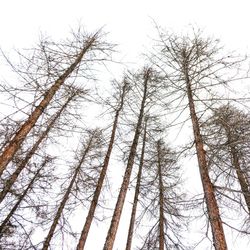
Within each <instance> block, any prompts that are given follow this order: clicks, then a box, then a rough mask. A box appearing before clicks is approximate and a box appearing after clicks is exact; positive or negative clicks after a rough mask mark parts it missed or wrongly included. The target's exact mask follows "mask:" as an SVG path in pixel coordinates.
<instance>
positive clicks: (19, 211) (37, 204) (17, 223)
mask: <svg viewBox="0 0 250 250" xmlns="http://www.w3.org/2000/svg"><path fill="white" fill-rule="evenodd" d="M52 160H53V159H52V158H51V157H49V156H45V157H44V159H43V161H42V162H41V164H39V163H38V164H37V163H32V164H30V166H28V167H27V169H26V178H25V181H24V182H25V184H24V185H23V186H22V185H18V186H19V190H13V192H12V194H13V195H15V199H14V201H12V200H11V199H9V201H8V202H5V209H2V208H1V225H0V241H1V246H2V247H3V248H4V249H28V248H29V247H31V246H33V244H32V239H31V237H32V234H33V231H34V230H33V227H34V226H37V225H39V226H40V225H41V224H42V223H44V222H45V221H46V220H47V213H46V209H47V206H48V204H47V203H46V202H45V201H44V200H42V199H41V197H40V194H43V195H45V194H46V195H48V190H49V189H50V188H51V186H50V184H49V183H50V182H51V181H52V180H53V181H55V179H56V178H55V176H54V173H53V171H54V168H53V167H52ZM37 190H39V192H37ZM38 200H39V201H38ZM5 210H6V211H5ZM6 212H7V213H6ZM27 215H28V216H27ZM33 215H35V216H34V218H32V216H33ZM41 221H42V223H41ZM27 232H29V233H27ZM16 239H18V240H16ZM25 247H26V248H25Z"/></svg>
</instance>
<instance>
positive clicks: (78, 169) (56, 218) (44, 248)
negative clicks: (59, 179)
mask: <svg viewBox="0 0 250 250" xmlns="http://www.w3.org/2000/svg"><path fill="white" fill-rule="evenodd" d="M92 140H93V136H92V137H91V138H90V140H89V142H88V145H87V147H86V149H85V150H84V152H83V154H82V157H81V159H80V161H79V163H78V166H77V168H76V169H75V171H74V175H73V177H72V179H71V181H70V183H69V186H68V188H67V191H66V193H65V194H64V196H63V199H62V201H61V203H60V206H59V208H58V210H57V212H56V215H55V218H54V220H53V223H52V225H51V227H50V230H49V232H48V234H47V237H46V239H45V241H44V243H43V248H42V250H47V249H48V248H49V245H50V241H51V239H52V237H53V235H54V232H55V229H56V226H57V224H58V222H59V219H60V218H61V215H62V212H63V209H64V207H65V205H66V202H67V200H68V199H69V195H70V193H71V190H72V187H73V185H74V183H75V181H76V178H77V175H78V173H79V171H80V169H81V165H82V164H83V162H84V160H85V157H86V155H87V153H88V152H89V150H90V147H91V144H92Z"/></svg>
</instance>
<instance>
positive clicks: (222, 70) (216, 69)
mask: <svg viewBox="0 0 250 250" xmlns="http://www.w3.org/2000/svg"><path fill="white" fill-rule="evenodd" d="M159 33H160V35H159V36H160V40H159V41H158V44H157V47H155V48H156V51H155V52H153V55H152V56H151V58H150V60H151V61H152V62H153V63H154V64H155V65H157V67H158V68H160V69H161V70H162V73H163V74H164V75H165V79H166V86H167V88H168V92H167V93H166V99H168V103H169V104H171V105H172V106H174V105H178V104H179V105H182V106H181V109H182V111H181V113H179V114H177V115H178V117H179V116H180V114H184V113H185V110H186V107H188V109H189V119H190V120H191V122H192V127H193V135H194V143H195V147H196V153H197V158H198V165H199V171H200V177H201V182H202V186H203V191H204V196H205V201H206V206H207V213H208V217H209V222H210V225H211V229H212V235H213V241H214V247H215V249H217V250H218V249H220V250H225V249H227V244H226V239H225V234H224V230H223V226H222V220H221V216H220V212H219V207H218V204H217V201H216V197H215V190H214V187H213V184H212V182H211V178H210V176H209V170H208V162H207V156H206V151H205V149H204V142H203V137H202V134H201V131H200V116H203V115H204V114H205V113H207V112H208V111H211V109H210V108H211V107H212V105H213V104H214V103H216V102H218V100H223V99H225V97H223V96H219V95H218V93H216V90H215V89H214V91H213V87H215V86H216V87H217V89H218V88H222V89H223V88H226V87H227V84H230V83H232V82H235V81H236V80H237V79H238V78H240V79H242V77H243V76H242V75H240V76H239V75H237V74H238V73H239V72H240V70H239V66H240V64H241V63H242V61H243V60H244V59H241V58H237V57H235V56H234V55H233V54H227V55H225V56H224V55H223V54H222V52H221V48H220V47H218V40H213V39H210V38H208V39H206V38H202V37H201V34H200V33H198V32H197V33H194V35H193V36H192V35H190V36H188V35H186V36H178V35H172V34H168V33H167V32H164V31H161V30H160V29H159ZM237 70H238V71H237ZM244 77H245V76H244ZM171 97H173V98H171ZM174 108H175V109H176V108H177V106H175V107H174Z"/></svg>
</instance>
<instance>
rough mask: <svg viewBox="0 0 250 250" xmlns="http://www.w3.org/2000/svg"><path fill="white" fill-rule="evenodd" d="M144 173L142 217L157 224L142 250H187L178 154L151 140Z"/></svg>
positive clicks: (160, 142) (150, 231)
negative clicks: (184, 238) (183, 232)
mask: <svg viewBox="0 0 250 250" xmlns="http://www.w3.org/2000/svg"><path fill="white" fill-rule="evenodd" d="M144 169H145V170H146V173H147V174H146V175H145V176H144V180H143V184H142V196H143V197H144V199H143V203H142V204H143V213H144V214H145V213H146V214H149V216H150V217H151V218H153V219H154V220H156V222H154V224H153V226H152V228H151V229H150V230H149V232H148V234H147V235H146V236H145V237H144V243H143V246H142V247H141V248H140V249H147V250H150V249H156V248H157V249H160V250H164V249H187V248H188V247H187V246H185V244H184V242H183V237H182V236H181V234H182V231H183V228H184V225H185V223H184V222H183V215H182V214H181V208H182V209H183V204H182V203H183V202H184V200H183V194H181V193H180V191H179V186H180V176H179V170H180V167H179V165H178V164H177V154H176V152H174V151H173V150H171V149H170V148H169V147H167V146H166V145H165V143H164V141H163V140H162V139H160V140H157V141H155V140H153V138H151V143H150V149H149V150H148V151H147V154H146V157H145V166H144ZM150 221H152V219H151V220H150ZM152 223H153V222H151V224H152Z"/></svg>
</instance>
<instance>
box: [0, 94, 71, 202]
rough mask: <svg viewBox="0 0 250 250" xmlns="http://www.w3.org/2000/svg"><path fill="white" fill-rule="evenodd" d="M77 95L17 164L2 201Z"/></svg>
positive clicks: (6, 185) (0, 194)
mask: <svg viewBox="0 0 250 250" xmlns="http://www.w3.org/2000/svg"><path fill="white" fill-rule="evenodd" d="M74 96H75V95H71V96H70V97H69V98H68V100H67V101H66V102H65V104H64V105H63V106H62V107H61V108H60V110H59V111H58V112H57V113H56V114H55V116H54V117H53V119H52V120H51V122H50V123H49V124H48V125H47V128H46V130H45V131H44V132H43V133H42V134H41V136H40V137H39V138H38V140H37V141H36V143H35V144H34V145H33V147H32V148H31V149H30V151H29V152H28V154H27V155H26V157H25V158H24V159H23V160H22V161H21V162H20V164H18V165H17V168H16V170H15V172H14V173H13V174H12V175H11V176H10V177H9V179H8V180H7V181H6V183H5V185H4V188H3V190H2V191H1V192H0V203H1V202H2V201H3V199H4V198H5V196H6V195H7V193H8V192H9V191H10V189H11V187H12V185H13V184H14V183H15V181H16V179H17V178H18V176H19V174H20V173H21V171H22V170H23V169H24V168H25V166H26V165H27V163H28V162H29V160H30V159H31V157H32V156H33V155H34V153H35V152H36V151H37V149H38V147H39V145H40V144H41V142H42V141H43V140H44V139H45V138H46V136H47V135H48V133H49V132H50V130H51V128H52V127H53V125H54V124H55V122H56V121H57V119H58V118H59V117H60V115H61V114H62V112H63V111H64V110H65V108H66V107H67V106H68V104H69V102H70V101H71V100H72V99H73V97H74Z"/></svg>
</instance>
